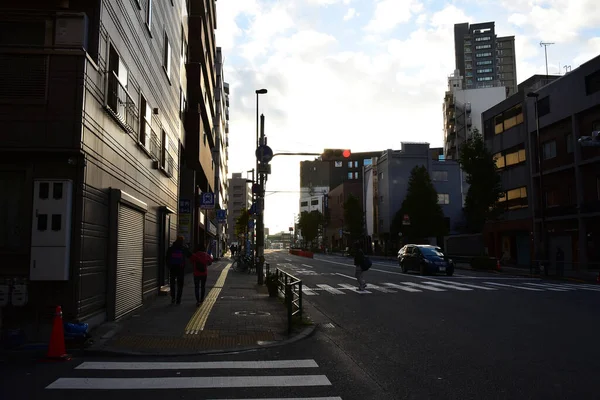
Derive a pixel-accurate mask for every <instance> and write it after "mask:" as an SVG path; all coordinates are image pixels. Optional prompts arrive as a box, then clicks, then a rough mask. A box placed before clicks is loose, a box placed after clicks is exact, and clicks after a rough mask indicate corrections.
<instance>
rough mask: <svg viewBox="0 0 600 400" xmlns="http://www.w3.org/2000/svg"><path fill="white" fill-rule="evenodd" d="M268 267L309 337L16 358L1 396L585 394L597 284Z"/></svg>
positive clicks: (274, 255)
mask: <svg viewBox="0 0 600 400" xmlns="http://www.w3.org/2000/svg"><path fill="white" fill-rule="evenodd" d="M267 261H268V262H269V263H270V264H271V268H275V267H278V268H282V269H284V270H286V271H288V272H290V273H292V274H293V275H295V276H297V277H298V278H301V279H302V280H303V283H304V286H305V291H304V300H305V309H306V311H307V312H308V313H309V315H310V317H311V318H312V319H313V320H314V322H316V323H318V324H319V327H318V329H317V330H316V333H315V334H314V335H313V336H311V337H309V338H308V339H305V340H302V341H298V342H296V343H293V344H290V345H287V346H282V347H274V348H269V349H264V350H257V351H248V352H242V353H237V354H224V355H211V356H194V357H179V358H155V357H142V358H132V357H120V358H119V357H113V358H104V357H102V358H98V357H96V358H86V359H75V360H73V361H71V362H66V363H59V364H53V363H41V362H31V363H29V362H25V361H24V362H22V363H20V364H19V365H17V366H12V365H11V366H9V367H10V368H9V369H8V370H6V371H3V374H4V377H5V379H7V380H8V381H11V382H19V384H17V385H10V386H11V389H8V388H6V386H8V385H3V386H5V388H4V389H3V390H4V392H3V393H2V395H1V396H0V397H1V398H7V399H8V398H17V397H18V398H45V399H63V398H65V397H67V396H69V395H71V396H79V395H84V396H85V397H86V398H88V399H101V398H102V399H104V398H106V396H111V397H112V398H114V399H130V398H131V397H132V396H136V394H137V393H139V395H143V396H144V398H148V399H154V398H156V399H158V398H161V399H276V398H277V399H279V398H293V399H309V398H310V399H316V398H318V399H331V400H333V399H346V400H348V399H374V400H377V399H430V398H435V399H517V398H518V399H521V398H528V399H551V398H561V399H564V398H577V399H584V398H597V395H596V391H597V390H596V388H595V387H594V384H595V378H596V375H597V371H598V370H599V368H600V357H599V355H600V351H599V350H598V346H597V341H596V340H595V339H596V337H597V334H596V332H597V331H598V328H599V326H598V325H599V323H598V318H597V317H596V316H597V314H598V312H597V310H598V307H599V306H600V301H599V300H600V285H597V286H596V285H593V284H577V283H567V282H554V283H549V282H546V281H543V280H539V279H530V278H516V277H515V278H511V277H506V276H498V275H494V274H488V273H477V272H470V271H462V270H457V271H456V273H455V275H454V276H453V277H446V276H436V277H431V276H429V277H422V276H419V275H416V274H410V275H404V274H402V273H400V271H399V268H398V267H397V265H395V264H394V263H392V262H388V261H376V262H374V264H373V267H372V268H371V270H369V271H368V272H367V273H366V279H367V282H368V287H367V290H366V292H364V293H358V292H357V290H356V282H355V280H354V278H353V275H354V271H353V267H352V265H351V264H352V259H350V258H343V257H338V256H319V255H317V256H315V259H308V258H300V257H295V256H290V255H288V254H287V253H285V252H283V251H281V252H271V253H270V254H268V255H267ZM107 389H110V391H108V390H107ZM7 390H10V391H8V392H7ZM82 390H83V391H82Z"/></svg>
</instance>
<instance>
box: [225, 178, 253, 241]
mask: <svg viewBox="0 0 600 400" xmlns="http://www.w3.org/2000/svg"><path fill="white" fill-rule="evenodd" d="M251 183H252V180H251V179H247V178H246V177H244V176H242V173H241V172H236V173H233V174H232V176H231V179H229V182H228V184H227V186H228V189H229V195H228V198H229V203H228V207H229V208H228V210H227V237H228V243H229V244H231V243H234V242H238V238H237V236H236V235H235V221H236V219H237V218H238V217H239V216H240V215H241V214H242V211H243V210H249V209H250V207H251V206H252V188H251V186H250V185H251Z"/></svg>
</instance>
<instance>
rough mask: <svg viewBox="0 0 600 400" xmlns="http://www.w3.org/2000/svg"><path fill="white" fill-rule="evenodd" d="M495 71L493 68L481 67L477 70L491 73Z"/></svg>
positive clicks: (479, 72) (482, 72)
mask: <svg viewBox="0 0 600 400" xmlns="http://www.w3.org/2000/svg"><path fill="white" fill-rule="evenodd" d="M492 72H494V70H493V69H492V68H481V69H478V70H477V73H478V74H489V73H492Z"/></svg>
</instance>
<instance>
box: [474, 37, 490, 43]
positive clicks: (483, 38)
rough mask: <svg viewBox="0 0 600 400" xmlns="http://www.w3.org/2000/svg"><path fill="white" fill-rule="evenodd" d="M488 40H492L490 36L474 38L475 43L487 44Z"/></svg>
mask: <svg viewBox="0 0 600 400" xmlns="http://www.w3.org/2000/svg"><path fill="white" fill-rule="evenodd" d="M488 40H492V38H491V37H490V36H479V37H476V38H475V41H476V42H487V41H488Z"/></svg>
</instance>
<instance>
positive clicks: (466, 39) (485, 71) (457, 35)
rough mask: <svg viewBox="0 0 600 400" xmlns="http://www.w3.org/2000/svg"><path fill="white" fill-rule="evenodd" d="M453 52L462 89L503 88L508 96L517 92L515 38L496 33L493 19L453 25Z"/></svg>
mask: <svg viewBox="0 0 600 400" xmlns="http://www.w3.org/2000/svg"><path fill="white" fill-rule="evenodd" d="M454 54H455V63H456V67H455V68H456V69H457V70H459V71H460V75H461V76H463V77H464V78H465V79H464V81H463V88H464V89H479V88H487V87H503V88H505V90H506V95H507V96H510V95H513V94H514V93H515V92H516V91H517V63H516V57H515V37H514V36H504V37H499V36H497V35H496V28H495V23H494V22H484V23H480V24H472V25H469V23H467V22H465V23H460V24H455V25H454Z"/></svg>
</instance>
